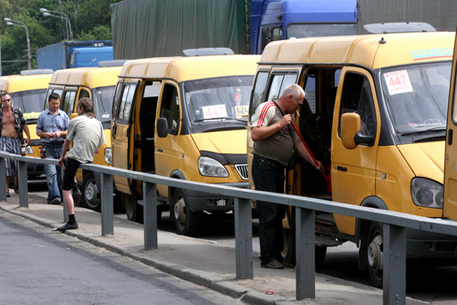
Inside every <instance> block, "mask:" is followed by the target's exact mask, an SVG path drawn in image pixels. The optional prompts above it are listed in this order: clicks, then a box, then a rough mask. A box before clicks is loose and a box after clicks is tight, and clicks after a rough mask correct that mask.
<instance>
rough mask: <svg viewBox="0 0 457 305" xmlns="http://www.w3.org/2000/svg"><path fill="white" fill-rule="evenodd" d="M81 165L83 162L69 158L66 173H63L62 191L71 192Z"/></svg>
mask: <svg viewBox="0 0 457 305" xmlns="http://www.w3.org/2000/svg"><path fill="white" fill-rule="evenodd" d="M80 164H81V162H79V161H76V160H74V159H70V158H67V162H66V164H65V171H64V172H63V184H62V190H64V191H71V188H72V187H73V185H74V184H75V175H76V171H77V170H78V168H79V165H80Z"/></svg>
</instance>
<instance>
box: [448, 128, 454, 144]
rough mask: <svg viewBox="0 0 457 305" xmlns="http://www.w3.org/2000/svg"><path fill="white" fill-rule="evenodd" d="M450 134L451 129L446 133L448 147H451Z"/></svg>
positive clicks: (451, 132)
mask: <svg viewBox="0 0 457 305" xmlns="http://www.w3.org/2000/svg"><path fill="white" fill-rule="evenodd" d="M452 134H453V131H452V129H449V131H448V133H447V144H448V145H452Z"/></svg>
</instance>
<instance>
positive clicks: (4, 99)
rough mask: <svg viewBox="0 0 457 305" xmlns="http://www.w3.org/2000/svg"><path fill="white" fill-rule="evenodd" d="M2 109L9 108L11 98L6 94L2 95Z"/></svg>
mask: <svg viewBox="0 0 457 305" xmlns="http://www.w3.org/2000/svg"><path fill="white" fill-rule="evenodd" d="M2 107H11V96H10V95H9V93H8V92H3V93H2Z"/></svg>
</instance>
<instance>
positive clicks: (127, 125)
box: [111, 55, 260, 235]
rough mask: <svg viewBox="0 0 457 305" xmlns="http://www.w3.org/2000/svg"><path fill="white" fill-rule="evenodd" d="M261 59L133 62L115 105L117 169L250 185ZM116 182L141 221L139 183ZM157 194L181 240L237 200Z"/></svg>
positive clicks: (130, 212)
mask: <svg viewBox="0 0 457 305" xmlns="http://www.w3.org/2000/svg"><path fill="white" fill-rule="evenodd" d="M259 59H260V56H254V55H253V56H251V55H213V56H194V57H171V58H151V59H139V60H133V61H128V62H126V63H125V64H124V67H123V68H122V71H121V74H120V77H119V83H118V85H117V88H116V95H115V101H114V105H113V115H112V125H111V135H112V142H111V143H112V149H113V166H115V167H120V168H125V169H130V170H136V171H142V172H148V173H155V174H157V175H161V176H165V177H173V178H177V179H185V180H191V181H198V182H206V183H218V184H224V185H231V186H235V187H248V177H247V160H246V144H245V143H246V142H245V141H246V140H245V139H246V126H247V111H248V103H249V96H250V92H251V87H252V81H253V76H254V73H255V69H256V63H257V61H258V60H259ZM114 180H115V184H116V188H117V189H118V190H119V191H120V192H122V196H121V198H122V201H123V203H124V204H125V208H126V211H127V216H128V218H129V219H131V220H142V207H141V206H140V207H138V204H141V202H142V201H141V200H140V199H141V196H142V188H141V183H140V181H135V180H131V179H127V178H122V177H115V178H114ZM157 189H158V198H159V200H160V202H161V203H164V204H169V205H170V218H171V220H172V221H174V222H175V224H176V228H177V231H178V233H180V234H185V235H194V234H196V233H197V228H198V224H199V222H200V220H201V218H200V216H201V213H202V212H203V211H206V212H210V213H225V212H228V211H231V210H232V209H233V198H227V197H223V196H218V195H214V194H206V193H201V192H196V191H192V190H184V189H175V188H171V187H170V188H168V187H167V186H164V185H158V186H157ZM163 206H164V205H163V204H162V205H159V208H158V209H159V211H158V215H159V217H160V212H161V211H162V208H163Z"/></svg>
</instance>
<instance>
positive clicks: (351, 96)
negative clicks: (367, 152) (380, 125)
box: [340, 73, 376, 135]
mask: <svg viewBox="0 0 457 305" xmlns="http://www.w3.org/2000/svg"><path fill="white" fill-rule="evenodd" d="M347 112H355V113H357V114H359V115H360V131H361V132H362V134H364V135H375V134H376V116H375V111H374V105H373V95H372V92H371V87H370V83H369V81H368V79H367V78H366V77H365V76H364V75H362V74H358V73H346V76H345V77H344V85H343V93H342V96H341V109H340V114H341V115H342V114H343V113H347ZM340 124H341V120H340Z"/></svg>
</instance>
